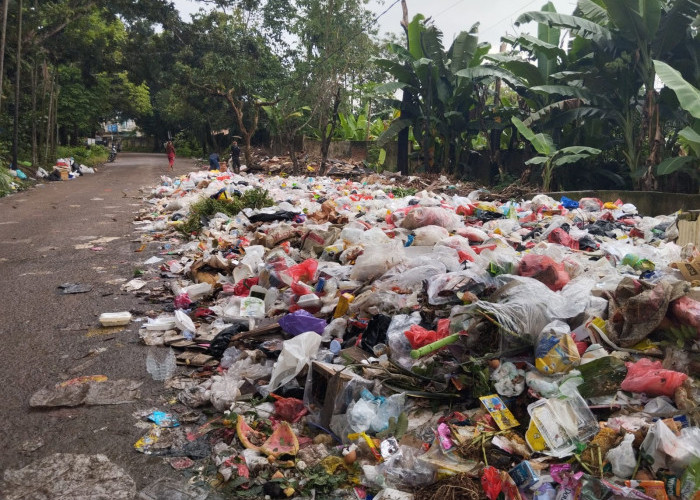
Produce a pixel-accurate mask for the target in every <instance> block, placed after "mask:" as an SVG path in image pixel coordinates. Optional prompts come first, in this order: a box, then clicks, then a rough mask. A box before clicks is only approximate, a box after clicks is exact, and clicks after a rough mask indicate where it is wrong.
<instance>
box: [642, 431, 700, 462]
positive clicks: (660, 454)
mask: <svg viewBox="0 0 700 500" xmlns="http://www.w3.org/2000/svg"><path fill="white" fill-rule="evenodd" d="M640 450H641V451H642V452H643V453H645V454H646V455H648V456H650V457H652V458H653V461H652V463H651V469H652V470H653V471H654V472H656V471H657V470H659V469H671V470H672V471H673V472H674V473H676V474H682V473H683V471H684V470H685V468H686V467H687V466H688V465H689V464H690V462H691V461H692V460H693V459H694V457H700V428H698V427H687V428H684V429H681V435H680V436H676V435H675V434H674V433H673V431H672V430H671V429H669V427H668V426H667V425H666V424H665V423H664V422H663V420H657V421H656V422H654V423H653V424H652V426H651V427H650V428H649V431H648V432H647V435H646V437H645V438H644V441H643V442H642V446H641V447H640Z"/></svg>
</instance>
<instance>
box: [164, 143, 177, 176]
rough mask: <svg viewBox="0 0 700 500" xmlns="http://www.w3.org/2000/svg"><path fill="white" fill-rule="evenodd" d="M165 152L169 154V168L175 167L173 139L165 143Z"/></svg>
mask: <svg viewBox="0 0 700 500" xmlns="http://www.w3.org/2000/svg"><path fill="white" fill-rule="evenodd" d="M165 152H166V154H167V155H168V164H169V165H170V167H169V169H170V170H174V169H173V164H174V163H175V146H174V145H173V141H168V142H167V143H166V144H165Z"/></svg>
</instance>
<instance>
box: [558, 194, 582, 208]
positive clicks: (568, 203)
mask: <svg viewBox="0 0 700 500" xmlns="http://www.w3.org/2000/svg"><path fill="white" fill-rule="evenodd" d="M560 203H561V206H562V207H564V208H566V209H567V210H571V209H573V208H578V201H574V200H572V199H571V198H567V197H566V196H562V197H561V201H560Z"/></svg>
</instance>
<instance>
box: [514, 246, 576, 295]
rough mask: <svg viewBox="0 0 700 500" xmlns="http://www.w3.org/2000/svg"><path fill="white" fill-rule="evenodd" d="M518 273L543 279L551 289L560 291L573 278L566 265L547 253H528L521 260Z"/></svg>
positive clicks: (539, 279)
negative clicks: (566, 269)
mask: <svg viewBox="0 0 700 500" xmlns="http://www.w3.org/2000/svg"><path fill="white" fill-rule="evenodd" d="M518 274H519V275H520V276H527V277H530V278H535V279H536V280H538V281H541V282H542V283H544V284H545V285H547V287H548V288H549V289H550V290H553V291H555V292H556V291H559V290H561V289H562V288H564V286H565V285H566V284H567V283H568V282H569V280H570V279H571V278H570V277H569V274H568V273H567V272H566V271H565V270H564V265H563V264H561V263H558V262H555V261H554V260H552V259H551V258H550V257H547V256H545V255H534V254H528V255H526V256H524V257H523V258H522V259H521V260H520V264H519V265H518Z"/></svg>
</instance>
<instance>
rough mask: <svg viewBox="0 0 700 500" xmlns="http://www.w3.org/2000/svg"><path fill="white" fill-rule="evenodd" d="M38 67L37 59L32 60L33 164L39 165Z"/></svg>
mask: <svg viewBox="0 0 700 500" xmlns="http://www.w3.org/2000/svg"><path fill="white" fill-rule="evenodd" d="M37 73H38V70H37V67H36V59H35V60H34V61H32V165H35V166H36V165H37V164H38V163H39V154H38V147H37V138H36V129H37V127H36V122H37V116H36V115H37V113H36V88H37V86H38V80H39V75H38V74H37Z"/></svg>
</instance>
